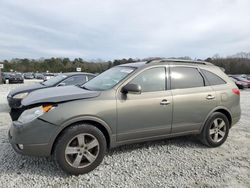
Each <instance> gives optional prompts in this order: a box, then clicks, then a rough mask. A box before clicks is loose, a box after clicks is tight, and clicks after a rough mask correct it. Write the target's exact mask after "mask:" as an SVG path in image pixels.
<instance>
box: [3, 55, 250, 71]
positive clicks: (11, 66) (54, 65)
mask: <svg viewBox="0 0 250 188" xmlns="http://www.w3.org/2000/svg"><path fill="white" fill-rule="evenodd" d="M149 59H152V58H145V59H132V58H128V59H125V58H124V59H116V60H113V61H99V62H94V61H86V60H83V59H82V58H75V59H74V60H70V59H69V58H53V57H52V58H48V59H26V58H24V59H12V60H4V61H2V62H0V63H3V64H4V69H3V72H9V71H17V72H47V71H49V72H74V71H76V68H77V67H80V68H81V70H82V72H91V73H100V72H103V71H105V70H107V69H109V68H111V67H113V66H116V65H120V64H126V63H132V62H136V61H145V60H149ZM180 59H191V58H190V57H181V58H180ZM205 61H208V62H211V63H213V64H215V65H217V66H220V67H223V68H224V69H225V72H226V73H227V74H250V58H246V57H242V56H241V57H240V58H239V57H227V58H222V57H219V56H216V57H212V58H207V59H205Z"/></svg>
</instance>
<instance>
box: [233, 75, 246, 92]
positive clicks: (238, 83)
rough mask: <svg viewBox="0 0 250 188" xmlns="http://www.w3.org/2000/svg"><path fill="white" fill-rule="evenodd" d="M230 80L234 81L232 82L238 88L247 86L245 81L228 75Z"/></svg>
mask: <svg viewBox="0 0 250 188" xmlns="http://www.w3.org/2000/svg"><path fill="white" fill-rule="evenodd" d="M229 77H230V79H231V80H233V81H234V83H235V84H236V85H237V87H238V88H239V89H244V88H248V84H247V83H246V82H242V81H239V80H236V79H235V78H234V77H231V76H229Z"/></svg>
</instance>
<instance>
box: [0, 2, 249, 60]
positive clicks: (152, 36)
mask: <svg viewBox="0 0 250 188" xmlns="http://www.w3.org/2000/svg"><path fill="white" fill-rule="evenodd" d="M241 51H246V52H250V1H249V0H207V1H204V0H0V59H1V60H3V59H12V58H33V59H37V58H41V57H44V58H49V57H69V58H76V57H77V58H78V57H81V58H83V59H87V60H90V59H103V60H113V59H117V58H129V57H131V58H146V57H183V56H190V57H191V58H202V59H204V58H207V57H211V56H213V55H214V54H220V55H221V56H227V55H232V54H235V53H237V52H241Z"/></svg>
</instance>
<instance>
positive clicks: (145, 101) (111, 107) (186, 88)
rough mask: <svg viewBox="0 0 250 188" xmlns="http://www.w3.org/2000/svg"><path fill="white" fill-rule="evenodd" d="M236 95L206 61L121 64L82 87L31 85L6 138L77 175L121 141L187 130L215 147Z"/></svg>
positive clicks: (234, 111)
mask: <svg viewBox="0 0 250 188" xmlns="http://www.w3.org/2000/svg"><path fill="white" fill-rule="evenodd" d="M239 95H240V91H239V89H238V88H237V86H236V85H235V83H234V82H233V81H232V80H231V79H230V78H228V76H227V75H226V74H225V73H224V72H223V71H221V69H220V68H219V67H216V66H214V65H212V64H210V63H207V62H201V61H185V60H182V61H181V60H169V59H166V60H155V61H148V62H139V63H131V64H124V65H119V66H116V67H113V68H111V69H109V70H107V71H105V72H103V73H101V74H100V75H98V76H96V77H95V78H93V79H92V80H90V81H89V82H87V83H85V84H84V85H83V86H82V87H76V86H66V87H54V88H47V89H43V90H38V91H34V92H32V93H30V94H29V95H28V96H27V97H26V98H24V99H23V100H22V108H23V110H24V111H23V113H22V114H21V115H20V116H19V117H18V120H17V121H13V123H12V126H11V128H10V131H9V140H10V143H11V144H12V147H13V148H14V150H15V151H16V152H18V153H21V154H28V155H36V156H50V155H52V156H53V158H54V161H55V162H56V163H57V164H58V165H59V166H60V167H61V168H62V169H63V170H64V171H65V172H67V173H69V174H75V175H78V174H82V173H87V172H89V171H91V170H93V169H95V168H96V167H97V166H98V165H99V164H100V163H101V161H102V159H103V157H104V154H105V151H106V150H107V149H108V148H113V147H116V146H120V145H123V144H129V143H136V142H142V141H151V140H156V139H163V138H167V137H174V136H181V135H187V134H194V135H199V137H200V138H201V140H202V142H203V143H204V144H206V145H207V146H209V147H218V146H220V145H221V144H223V143H224V142H225V141H226V139H227V136H228V133H229V129H230V128H231V127H232V126H233V125H234V124H235V123H236V122H237V121H239V119H240V115H241V110H240V103H239V101H240V96H239Z"/></svg>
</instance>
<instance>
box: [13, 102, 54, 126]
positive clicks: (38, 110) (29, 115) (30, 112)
mask: <svg viewBox="0 0 250 188" xmlns="http://www.w3.org/2000/svg"><path fill="white" fill-rule="evenodd" d="M53 108H54V106H52V105H42V106H38V107H35V108H31V109H27V110H25V111H24V112H23V113H22V114H21V115H20V117H19V118H18V120H17V121H19V122H21V123H28V122H31V121H33V120H34V119H36V118H38V117H40V116H41V115H43V114H44V113H47V112H49V111H50V110H52V109H53Z"/></svg>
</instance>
